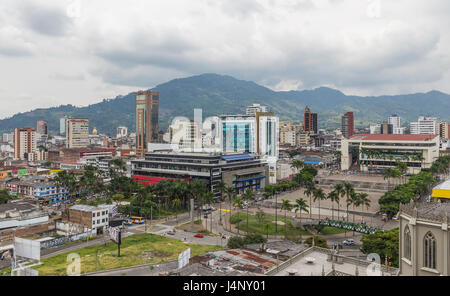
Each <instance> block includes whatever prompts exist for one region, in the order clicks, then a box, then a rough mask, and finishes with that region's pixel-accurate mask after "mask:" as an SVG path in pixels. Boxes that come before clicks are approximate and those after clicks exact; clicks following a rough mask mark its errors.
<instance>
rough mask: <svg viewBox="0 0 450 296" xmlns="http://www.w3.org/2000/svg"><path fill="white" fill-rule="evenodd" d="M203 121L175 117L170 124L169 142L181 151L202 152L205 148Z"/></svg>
mask: <svg viewBox="0 0 450 296" xmlns="http://www.w3.org/2000/svg"><path fill="white" fill-rule="evenodd" d="M201 125H202V123H201V122H197V121H195V120H188V119H181V118H180V119H175V120H174V122H173V123H172V124H171V125H170V126H169V132H168V134H169V143H170V144H176V145H178V147H179V149H180V150H181V151H186V152H200V151H201V150H202V148H203V142H202V128H201Z"/></svg>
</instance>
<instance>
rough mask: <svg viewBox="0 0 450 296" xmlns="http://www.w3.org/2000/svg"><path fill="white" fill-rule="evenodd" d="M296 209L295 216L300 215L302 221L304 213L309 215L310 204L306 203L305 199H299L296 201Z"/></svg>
mask: <svg viewBox="0 0 450 296" xmlns="http://www.w3.org/2000/svg"><path fill="white" fill-rule="evenodd" d="M294 209H295V214H297V212H299V213H300V221H301V219H302V211H303V212H306V213H308V212H309V211H308V204H307V203H306V200H304V199H303V198H298V199H296V200H295V204H294Z"/></svg>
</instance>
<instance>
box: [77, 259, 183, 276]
mask: <svg viewBox="0 0 450 296" xmlns="http://www.w3.org/2000/svg"><path fill="white" fill-rule="evenodd" d="M151 266H152V267H153V268H152V267H151ZM177 268H178V262H177V261H172V262H167V263H161V264H152V265H146V266H137V267H130V268H126V269H120V270H110V271H104V272H98V273H95V274H87V275H86V276H157V275H159V274H160V273H164V272H168V271H172V270H176V269H177Z"/></svg>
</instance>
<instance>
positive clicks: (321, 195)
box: [313, 188, 326, 220]
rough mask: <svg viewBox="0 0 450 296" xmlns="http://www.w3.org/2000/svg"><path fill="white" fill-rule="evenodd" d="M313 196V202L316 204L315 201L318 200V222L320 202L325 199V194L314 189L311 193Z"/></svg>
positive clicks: (318, 189)
mask: <svg viewBox="0 0 450 296" xmlns="http://www.w3.org/2000/svg"><path fill="white" fill-rule="evenodd" d="M313 196H314V202H316V200H319V220H320V201H321V200H323V199H325V198H326V196H325V193H324V192H323V189H322V188H316V189H315V190H314V191H313Z"/></svg>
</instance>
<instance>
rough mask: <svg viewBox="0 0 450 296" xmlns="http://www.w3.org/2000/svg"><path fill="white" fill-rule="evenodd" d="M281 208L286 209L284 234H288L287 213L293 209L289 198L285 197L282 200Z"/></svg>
mask: <svg viewBox="0 0 450 296" xmlns="http://www.w3.org/2000/svg"><path fill="white" fill-rule="evenodd" d="M280 209H281V210H284V235H286V233H287V228H286V227H287V220H286V214H287V211H290V210H291V209H292V205H291V204H290V202H289V200H288V199H283V200H282V201H281V207H280Z"/></svg>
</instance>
